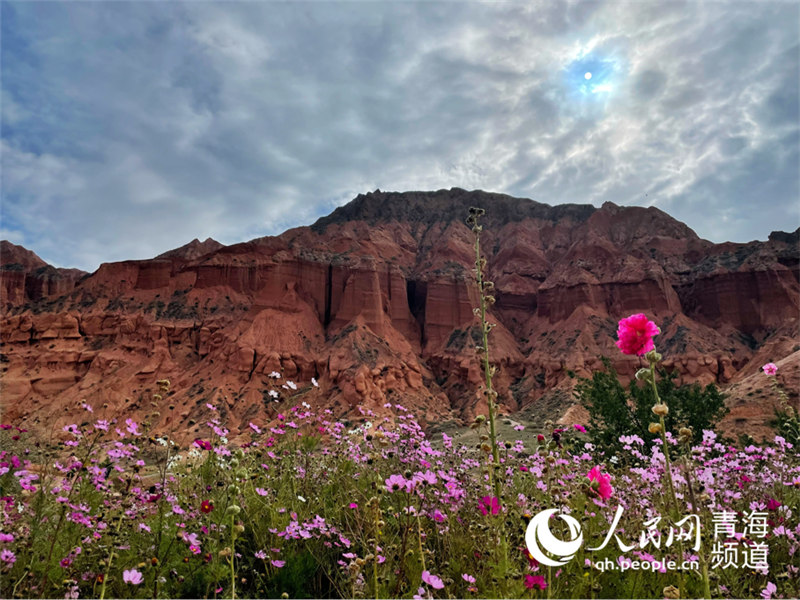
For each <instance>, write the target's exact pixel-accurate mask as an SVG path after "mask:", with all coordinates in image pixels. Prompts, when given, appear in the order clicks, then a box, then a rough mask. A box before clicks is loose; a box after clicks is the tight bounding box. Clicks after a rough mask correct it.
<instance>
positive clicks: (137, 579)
mask: <svg viewBox="0 0 800 600" xmlns="http://www.w3.org/2000/svg"><path fill="white" fill-rule="evenodd" d="M122 581H124V582H125V583H130V584H131V585H139V584H140V583H142V582H143V581H144V576H142V574H141V573H140V572H139V571H137V570H136V569H130V570H127V571H123V572H122Z"/></svg>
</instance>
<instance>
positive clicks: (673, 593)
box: [661, 585, 681, 600]
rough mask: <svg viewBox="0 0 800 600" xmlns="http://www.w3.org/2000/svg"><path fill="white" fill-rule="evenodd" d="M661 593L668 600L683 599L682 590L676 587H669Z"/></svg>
mask: <svg viewBox="0 0 800 600" xmlns="http://www.w3.org/2000/svg"><path fill="white" fill-rule="evenodd" d="M661 593H662V594H664V598H667V600H678V598H680V597H681V593H680V590H678V588H676V587H675V586H674V585H668V586H667V587H665V588H664V589H663V590H662V591H661Z"/></svg>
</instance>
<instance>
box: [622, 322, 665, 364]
mask: <svg viewBox="0 0 800 600" xmlns="http://www.w3.org/2000/svg"><path fill="white" fill-rule="evenodd" d="M659 333H661V330H660V329H659V328H658V327H657V326H656V324H655V323H653V322H652V321H650V320H648V318H647V317H646V316H645V315H644V313H639V314H636V315H631V316H630V317H628V318H627V319H622V320H621V321H620V322H619V328H618V329H617V337H618V338H619V340H618V341H617V347H618V348H619V349H620V350H621V351H622V353H623V354H635V355H642V354H647V353H648V352H650V351H651V350H654V349H655V344H654V343H653V338H654V337H655V336H657V335H658V334H659Z"/></svg>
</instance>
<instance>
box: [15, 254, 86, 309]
mask: <svg viewBox="0 0 800 600" xmlns="http://www.w3.org/2000/svg"><path fill="white" fill-rule="evenodd" d="M85 275H88V273H86V272H85V271H81V270H80V269H56V268H55V267H53V266H51V265H48V264H47V263H46V262H44V261H43V260H42V259H41V258H39V257H38V256H36V254H34V253H33V252H31V251H30V250H27V249H25V248H23V247H22V246H17V245H16V244H12V243H11V242H7V241H6V240H2V241H0V293H1V294H0V304H2V308H4V309H8V308H10V307H12V306H20V305H22V304H25V303H27V302H32V301H37V300H41V299H43V298H47V297H50V296H60V295H62V294H66V293H68V292H71V291H72V290H73V289H74V288H75V284H76V283H77V282H78V281H80V280H81V279H82V278H83V277H84V276H85Z"/></svg>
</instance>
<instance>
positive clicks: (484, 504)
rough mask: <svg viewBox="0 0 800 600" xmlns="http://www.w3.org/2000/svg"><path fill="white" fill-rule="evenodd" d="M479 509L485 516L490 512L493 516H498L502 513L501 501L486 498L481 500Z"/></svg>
mask: <svg viewBox="0 0 800 600" xmlns="http://www.w3.org/2000/svg"><path fill="white" fill-rule="evenodd" d="M479 507H480V509H481V514H482V515H484V516H485V515H488V514H489V513H490V512H491V513H492V515H496V514H497V513H499V512H500V500H498V499H497V498H496V497H495V496H484V497H483V498H481V502H480V504H479Z"/></svg>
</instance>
